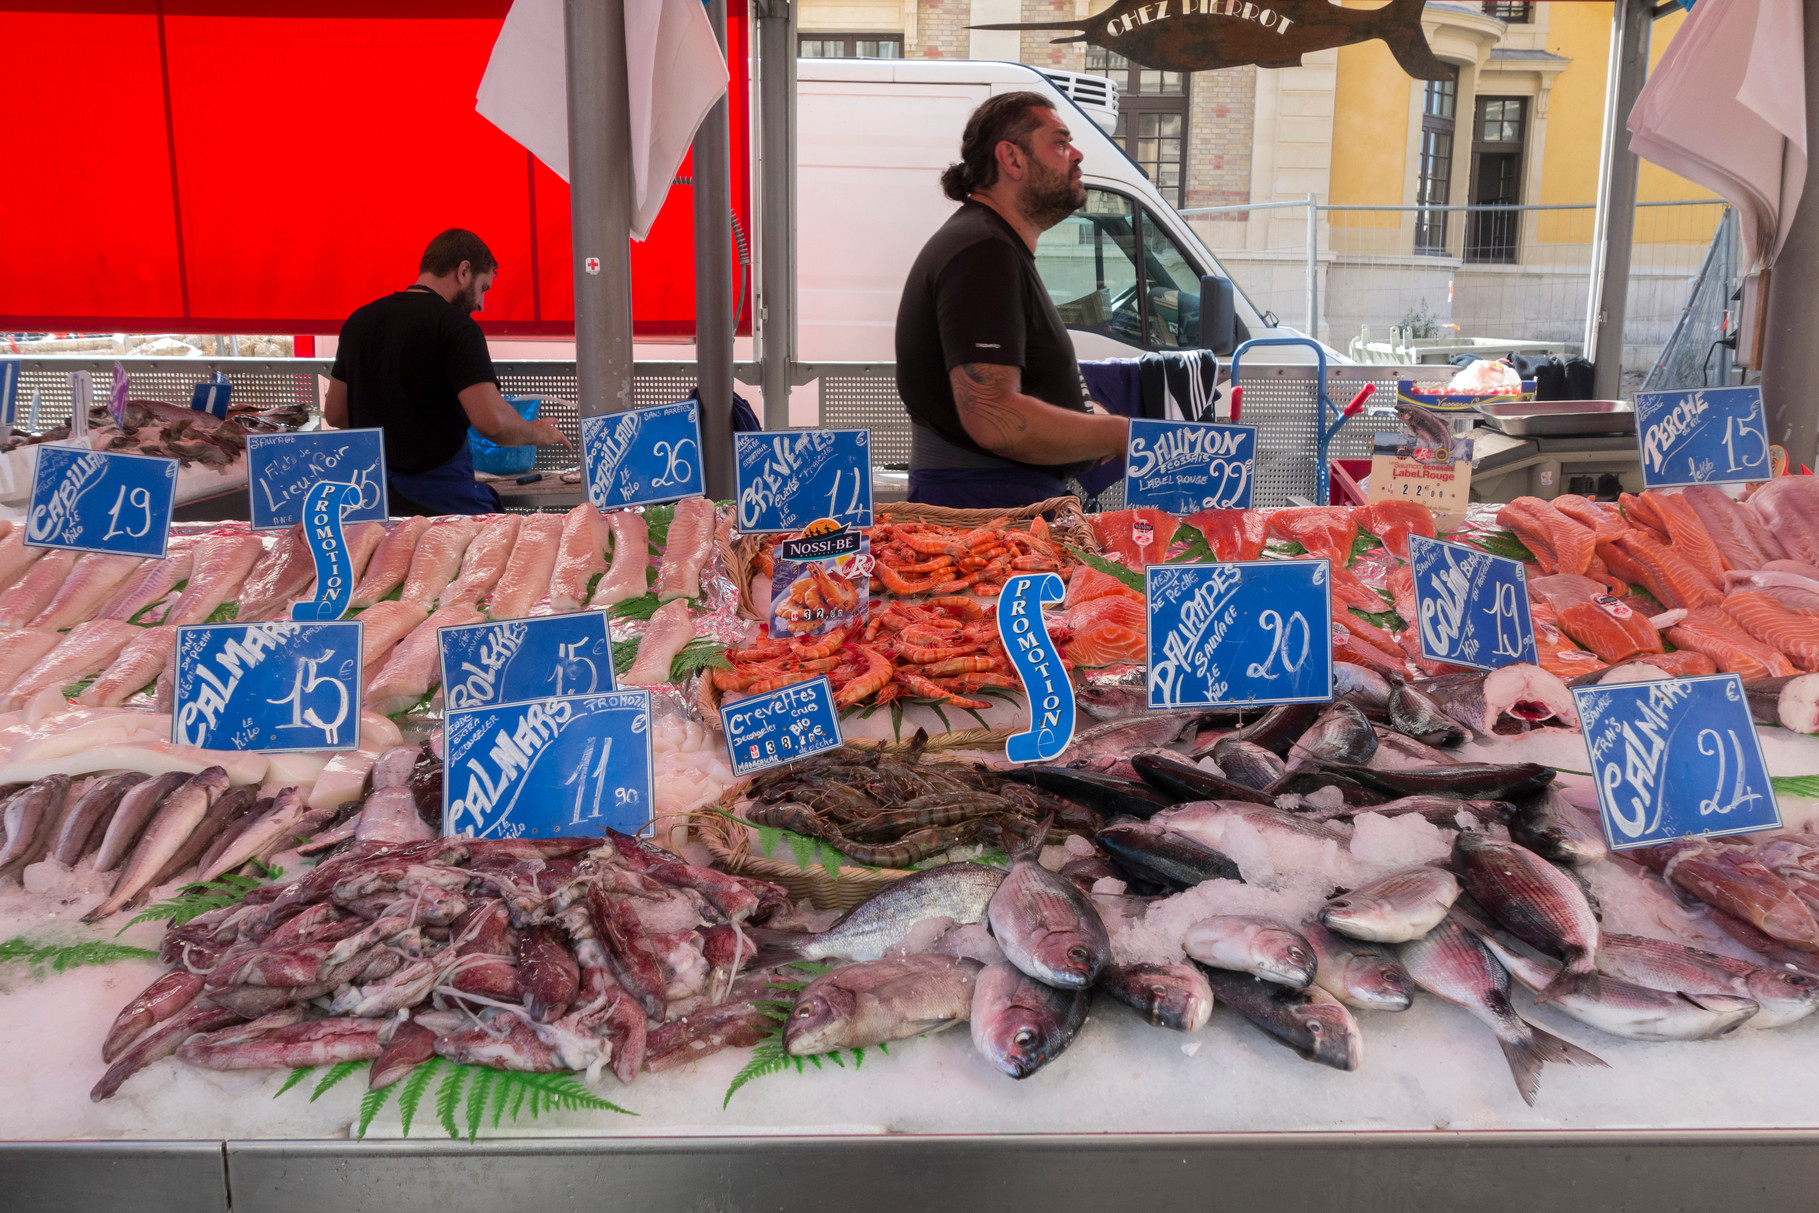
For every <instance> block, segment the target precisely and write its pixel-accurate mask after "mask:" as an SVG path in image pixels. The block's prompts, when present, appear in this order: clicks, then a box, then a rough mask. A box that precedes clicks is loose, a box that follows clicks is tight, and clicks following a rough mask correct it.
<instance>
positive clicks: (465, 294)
mask: <svg viewBox="0 0 1819 1213" xmlns="http://www.w3.org/2000/svg"><path fill="white" fill-rule="evenodd" d="M455 306H456V307H458V308H460V309H461V310H462V311H464V312H466V313H467V314H468V315H470V316H472V315H473V314H474V313H475V312H477V311H479V310H480V290H479V288H478V287H473V286H470V287H468V288H467V289H466V290H464V291H462V292H461V293H460V294H458V295H456V296H455Z"/></svg>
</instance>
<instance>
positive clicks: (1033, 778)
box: [1003, 766, 1175, 817]
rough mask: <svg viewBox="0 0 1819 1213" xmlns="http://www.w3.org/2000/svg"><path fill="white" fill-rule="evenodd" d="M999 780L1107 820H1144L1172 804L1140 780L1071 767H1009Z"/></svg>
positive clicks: (1171, 800) (1171, 801) (1168, 799)
mask: <svg viewBox="0 0 1819 1213" xmlns="http://www.w3.org/2000/svg"><path fill="white" fill-rule="evenodd" d="M1003 776H1004V778H1005V779H1007V780H1009V781H1010V782H1012V783H1027V784H1032V785H1034V786H1035V787H1038V788H1041V789H1042V790H1043V791H1045V792H1052V793H1054V794H1055V795H1056V796H1059V797H1061V798H1062V799H1063V800H1071V801H1073V802H1074V803H1075V804H1077V805H1082V806H1084V807H1086V808H1089V809H1092V810H1094V811H1096V812H1099V813H1103V814H1105V815H1106V816H1107V817H1110V816H1114V815H1116V814H1118V813H1125V814H1128V815H1129V816H1132V817H1148V816H1150V815H1151V814H1152V813H1155V812H1156V811H1158V810H1160V809H1166V808H1168V807H1169V806H1170V805H1172V804H1174V803H1175V801H1174V799H1173V798H1172V797H1168V796H1164V795H1163V794H1162V793H1160V792H1158V791H1156V790H1155V789H1154V788H1152V787H1150V786H1149V785H1148V784H1146V783H1143V782H1142V781H1140V780H1136V779H1121V778H1119V777H1118V776H1116V775H1105V774H1101V773H1099V772H1097V771H1084V770H1079V769H1077V768H1074V767H1053V766H1030V767H1012V768H1011V769H1009V770H1007V771H1005V772H1003Z"/></svg>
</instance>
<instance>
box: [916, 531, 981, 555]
mask: <svg viewBox="0 0 1819 1213" xmlns="http://www.w3.org/2000/svg"><path fill="white" fill-rule="evenodd" d="M903 542H904V543H905V544H906V545H907V546H909V547H910V548H911V549H913V550H914V551H917V552H920V553H921V554H922V555H924V556H964V555H965V554H966V547H965V545H964V544H959V543H956V542H954V540H953V539H951V538H950V537H948V536H946V535H928V534H911V535H905V536H904V537H903Z"/></svg>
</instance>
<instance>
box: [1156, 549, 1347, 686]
mask: <svg viewBox="0 0 1819 1213" xmlns="http://www.w3.org/2000/svg"><path fill="white" fill-rule="evenodd" d="M1144 580H1145V583H1146V589H1147V590H1148V597H1149V692H1150V694H1149V706H1150V707H1152V708H1188V707H1204V706H1207V705H1210V704H1219V703H1324V702H1325V701H1327V700H1328V699H1331V698H1332V697H1333V636H1332V624H1331V620H1332V617H1333V610H1332V594H1333V586H1332V577H1331V574H1330V570H1329V566H1328V563H1327V562H1326V561H1325V560H1244V561H1236V562H1233V563H1230V564H1182V565H1163V564H1152V565H1150V566H1149V568H1148V569H1146V570H1145V572H1144Z"/></svg>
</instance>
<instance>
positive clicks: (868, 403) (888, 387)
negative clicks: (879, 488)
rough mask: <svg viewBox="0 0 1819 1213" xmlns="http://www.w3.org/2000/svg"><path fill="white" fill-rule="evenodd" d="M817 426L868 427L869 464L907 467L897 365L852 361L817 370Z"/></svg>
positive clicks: (906, 423)
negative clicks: (819, 423)
mask: <svg viewBox="0 0 1819 1213" xmlns="http://www.w3.org/2000/svg"><path fill="white" fill-rule="evenodd" d="M819 383H820V385H821V397H820V398H821V426H822V428H824V429H830V430H870V431H871V432H872V439H871V442H872V466H873V467H884V468H907V467H908V466H909V456H910V424H909V414H908V413H907V412H905V411H904V408H903V399H902V397H900V396H898V395H897V368H896V367H895V366H894V365H892V364H890V363H853V364H849V365H846V366H842V367H840V368H839V369H838V370H835V369H831V368H827V367H824V368H823V369H822V371H821V375H820V379H819Z"/></svg>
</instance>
